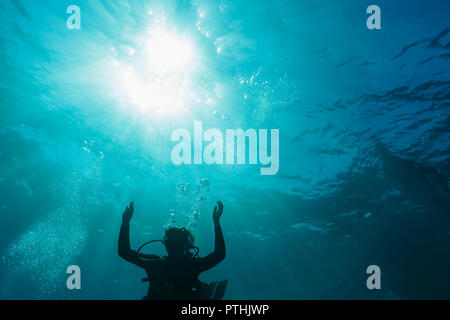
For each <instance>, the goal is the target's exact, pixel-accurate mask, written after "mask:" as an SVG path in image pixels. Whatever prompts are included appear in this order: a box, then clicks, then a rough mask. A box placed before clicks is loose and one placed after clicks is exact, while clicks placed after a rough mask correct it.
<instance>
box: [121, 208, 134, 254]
mask: <svg viewBox="0 0 450 320" xmlns="http://www.w3.org/2000/svg"><path fill="white" fill-rule="evenodd" d="M133 213H134V203H133V202H131V203H130V205H129V206H128V207H126V208H125V211H124V212H123V215H122V225H121V226H120V233H119V256H120V257H122V258H124V259H125V260H128V259H127V256H128V255H129V254H130V252H131V247H130V220H131V218H132V217H133Z"/></svg>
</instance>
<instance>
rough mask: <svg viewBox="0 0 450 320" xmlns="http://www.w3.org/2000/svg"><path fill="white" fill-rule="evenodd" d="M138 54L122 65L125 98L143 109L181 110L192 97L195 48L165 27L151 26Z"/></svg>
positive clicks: (168, 111)
mask: <svg viewBox="0 0 450 320" xmlns="http://www.w3.org/2000/svg"><path fill="white" fill-rule="evenodd" d="M135 52H136V55H140V57H139V58H137V59H136V60H135V61H134V62H133V63H131V64H128V65H126V66H124V67H121V69H120V70H121V71H120V72H121V74H120V77H121V87H122V89H123V90H124V92H125V94H126V99H127V101H128V102H131V103H132V104H133V105H135V106H136V107H137V108H138V109H139V110H140V111H142V112H144V113H152V114H158V115H167V114H169V115H174V114H179V113H181V112H183V111H184V110H185V108H186V105H187V103H188V101H189V99H191V98H192V90H191V87H192V86H191V81H192V80H191V78H192V74H193V71H194V69H195V68H194V63H195V61H194V60H195V59H194V58H195V54H194V53H195V52H194V47H193V45H192V43H191V42H190V41H189V40H188V39H186V38H185V37H182V36H180V35H177V34H176V33H175V32H170V31H169V30H167V29H166V28H161V27H155V28H153V29H151V30H150V31H149V32H148V33H147V35H146V39H145V43H144V45H143V47H142V49H141V51H139V50H136V51H134V49H133V50H132V51H131V52H130V54H131V55H133V54H134V53H135Z"/></svg>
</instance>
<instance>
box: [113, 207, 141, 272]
mask: <svg viewBox="0 0 450 320" xmlns="http://www.w3.org/2000/svg"><path fill="white" fill-rule="evenodd" d="M133 213H134V203H133V202H131V203H130V205H129V206H128V207H127V208H126V209H125V211H124V213H123V215H122V225H121V226H120V233H119V256H120V257H121V258H123V259H125V260H127V261H129V262H131V263H134V264H135V265H137V266H139V267H142V268H144V267H145V266H146V263H145V261H143V260H141V259H139V256H138V254H137V252H136V251H135V250H131V246H130V220H131V218H132V217H133Z"/></svg>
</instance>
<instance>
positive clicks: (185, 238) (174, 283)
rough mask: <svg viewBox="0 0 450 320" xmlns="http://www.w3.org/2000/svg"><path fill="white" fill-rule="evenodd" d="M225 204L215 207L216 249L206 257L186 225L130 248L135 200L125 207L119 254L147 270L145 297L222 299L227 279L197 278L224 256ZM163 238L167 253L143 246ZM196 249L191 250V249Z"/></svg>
mask: <svg viewBox="0 0 450 320" xmlns="http://www.w3.org/2000/svg"><path fill="white" fill-rule="evenodd" d="M222 212H223V204H222V202H221V201H218V202H217V206H215V207H214V211H213V221H214V233H215V247H214V252H212V253H210V254H209V255H207V256H206V257H197V254H198V251H199V249H198V248H197V247H195V246H194V236H193V235H192V233H191V232H190V231H189V230H187V229H185V228H176V227H170V228H168V229H167V230H166V232H165V235H164V239H163V240H151V241H148V242H146V243H144V244H143V245H142V246H141V247H140V248H139V249H138V250H137V251H135V250H131V248H130V220H131V218H132V217H133V213H134V203H133V202H131V203H130V205H129V206H128V207H127V208H126V209H125V212H124V213H123V216H122V225H121V227H120V234H119V256H120V257H121V258H123V259H125V260H127V261H128V262H131V263H133V264H135V265H137V266H139V267H141V268H143V269H144V270H145V271H146V273H147V278H144V279H142V281H150V285H149V289H148V293H147V296H145V297H144V298H143V300H190V299H202V300H219V299H222V297H223V295H224V293H225V289H226V285H227V283H228V280H224V281H220V282H212V283H210V284H206V283H204V282H201V281H200V280H199V279H198V276H199V274H200V273H202V272H204V271H206V270H209V269H211V268H213V267H214V266H216V265H217V264H218V263H219V262H221V261H222V260H223V259H224V258H225V241H224V238H223V234H222V228H221V226H220V217H221V215H222ZM157 241H159V242H162V243H163V244H164V246H165V248H166V250H167V256H165V257H160V256H157V255H151V254H143V253H140V250H141V249H142V248H143V247H144V246H146V245H147V244H149V243H152V242H157ZM193 249H194V250H196V252H195V253H192V252H191V251H190V250H193Z"/></svg>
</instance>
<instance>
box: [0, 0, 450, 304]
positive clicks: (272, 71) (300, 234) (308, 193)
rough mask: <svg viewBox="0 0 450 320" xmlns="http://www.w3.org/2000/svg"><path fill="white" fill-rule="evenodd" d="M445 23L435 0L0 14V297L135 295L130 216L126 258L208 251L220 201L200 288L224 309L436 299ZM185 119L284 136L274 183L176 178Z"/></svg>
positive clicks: (60, 3) (15, 2) (447, 239)
mask: <svg viewBox="0 0 450 320" xmlns="http://www.w3.org/2000/svg"><path fill="white" fill-rule="evenodd" d="M371 4H376V5H378V6H379V7H380V8H381V29H380V30H369V29H368V28H367V27H366V19H367V18H368V16H369V15H368V14H366V8H367V7H368V6H369V5H371ZM69 5H78V6H79V7H80V9H81V29H74V30H70V29H68V28H67V26H66V20H67V18H68V17H69V14H67V13H66V8H67V7H68V6H69ZM449 21H450V2H449V1H445V0H442V1H436V0H433V1H411V0H408V1H406V0H398V1H381V0H378V1H376V3H372V2H370V3H369V2H367V1H357V0H348V1H330V0H327V1H325V0H321V1H312V0H302V1H261V0H259V1H249V0H245V1H243V0H239V1H199V0H197V1H194V0H193V1H151V0H147V1H138V0H128V1H125V0H117V1H106V0H103V1H99V0H89V1H88V0H71V1H66V0H45V1H44V0H43V1H32V0H2V1H1V2H0V59H1V60H0V61H1V62H0V161H1V166H0V232H1V233H0V239H1V241H0V257H2V260H1V267H0V298H2V299H17V298H21V299H139V298H140V297H142V296H143V295H144V294H145V292H146V289H147V284H145V283H141V282H140V279H141V278H142V277H143V276H144V272H143V271H142V270H140V269H138V268H137V267H135V266H132V265H131V264H129V263H127V262H125V261H124V260H121V259H120V258H119V257H118V255H117V237H118V230H119V226H120V223H121V214H122V212H123V210H124V208H125V206H126V205H127V204H128V203H129V202H130V201H132V200H134V201H135V207H136V212H135V215H134V218H133V221H132V224H131V238H132V239H131V243H132V246H133V247H134V248H137V247H138V246H139V245H140V244H141V243H143V242H145V241H147V240H150V239H160V238H161V237H162V235H163V233H164V228H165V227H166V226H167V225H173V224H175V225H178V226H185V225H187V224H189V226H190V228H191V229H192V230H193V233H194V234H195V236H196V244H197V245H198V246H199V247H200V255H204V254H207V253H209V252H210V251H211V250H212V249H213V226H212V219H211V214H212V209H213V206H214V204H215V201H216V200H218V199H221V200H222V201H223V203H224V206H225V209H224V214H223V218H222V226H223V229H224V234H225V238H226V239H225V240H226V245H227V257H226V259H225V260H224V261H223V262H222V263H221V264H220V265H219V266H217V267H216V268H214V269H212V270H210V271H208V272H207V273H205V274H203V275H202V276H201V280H203V281H213V280H219V279H229V280H230V281H229V285H228V289H227V292H226V294H225V298H226V299H316V298H325V299H350V298H364V299H366V298H368V299H372V298H376V299H407V298H447V299H448V298H450V278H449V273H448V270H450V200H449V199H450V197H449V184H448V182H449V175H450V169H449V146H450V143H449V142H450V139H449V136H450V135H449V127H450V126H449V124H450V122H449V115H450V104H449V99H450V91H449V79H450V77H449V73H450V64H449V60H448V59H449V58H450V23H449ZM195 120H198V121H202V123H203V126H204V128H205V129H207V128H217V129H218V130H220V131H221V132H225V130H226V129H237V128H243V129H244V130H246V129H249V128H254V129H256V130H259V129H279V134H280V136H279V171H278V173H277V174H276V175H266V176H264V175H261V174H260V167H261V166H260V165H259V164H257V165H250V164H246V165H207V164H201V165H200V164H197V165H175V164H174V163H173V162H172V160H171V150H172V148H173V146H174V145H175V143H174V142H172V141H171V133H172V132H173V131H174V130H175V129H177V128H186V129H188V130H189V131H191V132H192V131H193V125H194V121H195ZM148 250H156V252H157V253H160V254H162V253H163V250H162V248H160V247H158V245H155V246H154V247H151V248H148ZM73 264H75V265H79V266H80V268H81V270H82V289H81V290H74V291H69V290H68V289H67V288H66V278H67V277H68V275H67V274H66V268H67V266H69V265H73ZM372 264H375V265H378V266H380V268H381V271H382V278H381V279H382V280H381V281H382V289H381V290H368V289H367V287H366V279H367V277H368V275H367V274H366V268H367V266H369V265H372Z"/></svg>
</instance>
